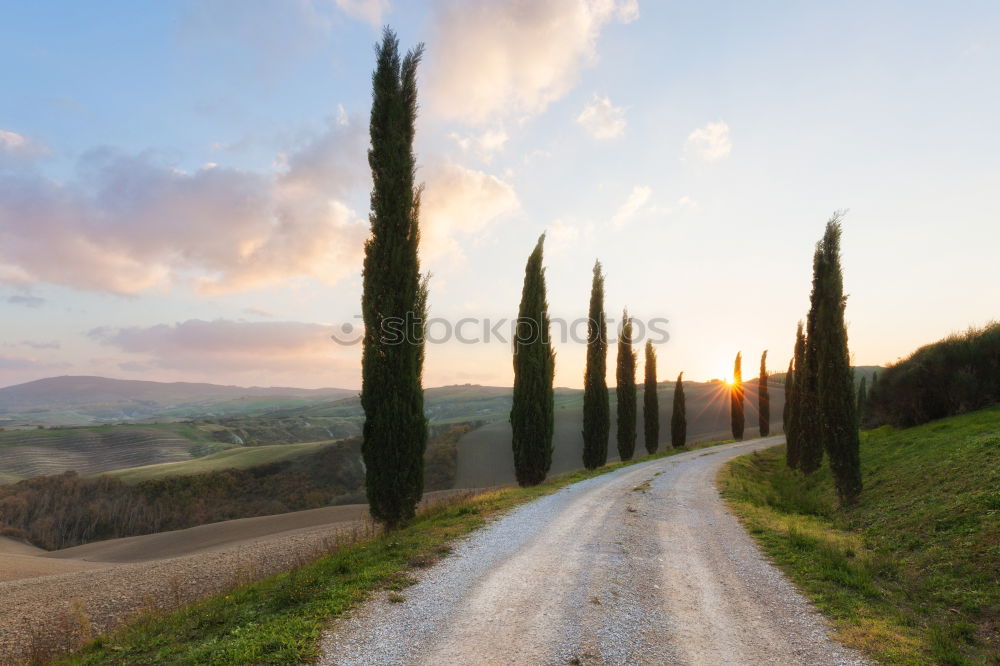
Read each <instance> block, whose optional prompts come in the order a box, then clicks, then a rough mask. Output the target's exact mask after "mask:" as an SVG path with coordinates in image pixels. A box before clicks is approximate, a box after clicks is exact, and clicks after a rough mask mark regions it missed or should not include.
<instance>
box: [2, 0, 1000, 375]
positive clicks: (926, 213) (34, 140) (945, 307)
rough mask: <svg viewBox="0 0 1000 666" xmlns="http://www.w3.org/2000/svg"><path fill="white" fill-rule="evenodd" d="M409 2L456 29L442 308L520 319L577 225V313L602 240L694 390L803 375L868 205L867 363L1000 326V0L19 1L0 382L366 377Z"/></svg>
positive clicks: (613, 276) (551, 276) (504, 369)
mask: <svg viewBox="0 0 1000 666" xmlns="http://www.w3.org/2000/svg"><path fill="white" fill-rule="evenodd" d="M386 23H388V24H390V25H391V26H392V27H393V28H394V29H395V30H396V31H397V32H398V34H399V37H400V39H401V41H402V43H403V45H404V46H409V45H413V44H415V43H417V42H420V41H424V42H426V44H427V56H426V61H425V63H424V64H423V66H422V70H421V73H420V76H421V79H420V81H421V83H420V85H421V87H420V100H421V115H420V119H419V124H418V139H417V146H416V149H417V152H418V158H419V162H420V165H421V169H420V172H419V177H420V179H421V180H422V181H424V182H425V184H426V192H425V199H424V204H425V206H424V211H423V241H424V242H423V247H422V257H423V263H424V268H425V269H427V270H430V271H431V272H432V273H433V276H434V277H433V279H432V282H431V313H432V315H434V316H436V317H441V318H445V319H448V320H450V321H457V320H459V319H462V318H465V317H473V318H489V319H490V320H491V321H494V322H495V321H496V320H497V319H499V318H503V317H508V318H509V317H512V316H514V315H515V314H516V311H517V302H518V299H519V296H520V290H521V280H522V278H523V270H524V261H525V259H526V258H527V255H528V253H529V252H530V251H531V249H532V247H533V245H534V242H535V240H536V239H537V237H538V235H539V234H540V233H542V232H547V233H548V241H547V246H546V265H547V276H548V282H549V301H550V306H551V311H552V314H553V316H555V317H561V318H564V319H567V320H573V319H575V318H578V317H581V316H584V315H585V313H586V308H587V303H588V298H589V288H590V274H591V267H592V265H593V262H594V259H595V258H600V260H601V261H602V262H603V264H604V266H605V269H606V272H607V309H608V315H609V317H612V318H613V319H614V321H615V322H617V321H619V320H620V317H621V311H622V308H623V307H625V306H628V308H629V310H630V312H632V313H633V314H634V315H635V316H636V317H637V318H640V319H643V320H648V319H651V318H654V317H664V318H667V319H669V320H670V323H669V325H668V330H669V333H670V340H669V342H666V343H664V344H662V345H660V347H659V357H660V377H661V379H664V380H665V379H673V378H674V377H676V375H677V373H678V372H679V371H681V370H683V371H685V378H686V379H690V380H701V379H709V378H714V377H723V378H724V377H729V376H731V373H732V358H733V357H734V356H735V354H736V352H737V351H742V352H743V359H744V372H743V374H744V377H752V376H755V375H756V370H757V363H758V359H759V356H760V352H761V351H762V350H764V349H770V353H769V355H768V359H769V361H770V365H771V369H772V371H781V370H784V368H785V367H786V366H787V363H788V357H789V354H790V352H791V348H792V343H793V341H794V340H793V338H794V332H795V323H796V321H797V320H798V319H799V318H800V317H802V316H803V315H804V313H805V310H806V308H807V305H808V290H809V278H810V275H809V271H810V266H811V255H812V248H813V244H814V243H815V241H816V240H817V239H818V238H819V236H820V235H821V233H822V227H823V223H824V221H825V220H826V219H827V218H828V217H829V215H830V214H831V213H832V212H833V211H835V210H837V209H849V211H850V212H849V214H848V215H847V217H846V219H845V227H844V238H843V250H844V271H845V282H846V290H847V292H848V293H849V294H850V298H849V300H848V308H847V316H848V321H849V326H850V329H849V333H850V341H851V349H852V354H853V357H854V362H855V363H856V364H863V365H868V364H882V363H887V362H891V361H893V360H895V359H897V358H898V357H900V356H903V355H905V354H907V353H909V352H910V351H912V350H913V349H914V348H915V347H917V346H919V345H921V344H924V343H926V342H930V341H933V340H935V339H937V338H940V337H942V336H944V335H947V334H948V333H950V332H953V331H957V330H962V329H965V328H966V327H967V326H969V325H974V324H975V325H981V324H983V323H985V322H987V321H989V320H990V319H993V318H996V317H997V315H998V312H997V310H996V304H997V303H998V302H1000V286H998V285H1000V280H997V278H996V257H995V254H996V247H997V241H998V240H1000V234H998V231H997V229H998V224H1000V197H998V196H997V194H998V192H1000V162H998V156H1000V132H998V131H997V129H996V123H997V119H998V118H1000V86H998V85H997V82H998V81H1000V7H998V6H997V4H996V3H994V2H963V3H957V4H955V3H952V4H949V5H947V6H946V5H944V4H942V3H931V2H912V1H904V0H899V1H897V2H892V1H889V2H878V3H872V2H841V3H792V2H787V3H781V2H779V3H766V4H761V3H747V2H738V1H734V2H699V3H681V2H652V1H650V0H645V1H643V0H640V1H639V2H635V1H633V0H617V1H614V0H550V1H547V2H544V3H542V2H535V1H534V0H518V1H516V2H494V1H488V0H461V1H460V0H442V1H440V2H426V3H418V2H405V3H404V2H399V1H398V0H397V1H395V2H393V1H392V0H257V1H255V2H243V1H241V0H210V1H207V2H194V1H193V0H192V1H191V2H157V3H135V2H126V1H121V2H102V3H100V5H99V6H97V7H96V8H95V6H94V5H93V4H92V3H79V2H46V1H39V2H32V3H8V4H7V5H6V6H5V9H4V13H3V20H2V21H0V53H2V57H0V80H3V81H4V90H3V94H2V96H0V312H2V317H3V321H4V328H3V333H2V336H0V346H2V348H0V385H9V384H14V383H18V382H22V381H27V380H31V379H37V378H40V377H45V376H51V375H61V374H96V375H104V376H110V377H119V378H129V379H155V380H165V381H174V380H190V381H212V382H218V383H234V384H242V385H294V386H304V387H318V386H342V387H358V386H359V385H360V366H359V358H360V349H359V348H358V347H356V346H340V345H337V344H335V343H333V342H332V341H331V340H330V339H329V337H328V336H329V335H330V333H332V332H334V331H335V330H340V326H341V325H342V324H343V323H345V322H347V323H354V324H356V323H357V319H355V315H357V314H358V313H359V311H360V294H361V279H360V265H361V250H362V243H363V240H364V238H365V235H366V234H367V198H368V191H369V188H370V177H369V175H368V173H367V162H366V158H365V149H366V146H367V114H368V108H369V102H370V75H371V69H372V66H373V60H374V58H373V50H372V47H373V44H374V43H375V41H376V40H377V39H378V37H379V31H380V26H381V25H383V24H386ZM509 351H510V350H509V345H507V344H504V343H503V342H501V341H493V342H491V343H489V344H482V343H481V344H460V343H457V342H451V343H448V344H434V345H431V346H430V347H429V348H428V350H427V365H426V370H425V384H426V385H429V386H434V385H442V384H451V383H466V382H471V383H483V384H498V385H510V383H511V381H512V369H511V363H510V356H509ZM557 353H558V357H557V376H556V383H557V384H559V385H563V386H580V385H581V384H582V376H583V362H584V352H583V348H582V346H580V345H579V344H576V343H567V344H560V345H558V346H557ZM613 356H614V352H613V348H612V353H611V359H612V361H613ZM613 375H614V371H613V363H612V370H611V372H610V377H611V378H613Z"/></svg>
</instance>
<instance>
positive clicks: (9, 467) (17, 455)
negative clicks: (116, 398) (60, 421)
mask: <svg viewBox="0 0 1000 666" xmlns="http://www.w3.org/2000/svg"><path fill="white" fill-rule="evenodd" d="M212 427H213V426H205V427H198V426H193V425H191V424H186V423H153V424H148V425H103V426H75V427H66V428H46V429H44V430H38V429H31V430H4V431H0V471H2V472H6V473H8V474H16V475H19V476H23V477H29V476H38V475H41V474H59V473H62V472H64V471H66V470H71V469H75V470H77V471H79V472H80V473H81V474H93V473H99V472H102V471H106V470H110V469H120V468H124V467H135V466H138V465H148V464H152V463H161V462H168V461H177V460H185V459H187V458H190V457H193V456H197V455H206V454H208V453H212V452H215V451H218V450H220V449H223V448H227V447H228V446H231V445H227V444H221V443H219V442H215V441H212V440H211V436H210V432H209V431H210V429H211V428H212ZM317 439H318V438H317Z"/></svg>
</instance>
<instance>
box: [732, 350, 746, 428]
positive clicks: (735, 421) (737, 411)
mask: <svg viewBox="0 0 1000 666" xmlns="http://www.w3.org/2000/svg"><path fill="white" fill-rule="evenodd" d="M742 363H743V354H742V353H740V352H737V353H736V362H735V363H734V364H733V385H732V386H731V387H729V407H730V410H729V412H730V417H731V421H732V426H733V439H743V426H744V423H745V419H744V415H743V368H742V367H741V366H742Z"/></svg>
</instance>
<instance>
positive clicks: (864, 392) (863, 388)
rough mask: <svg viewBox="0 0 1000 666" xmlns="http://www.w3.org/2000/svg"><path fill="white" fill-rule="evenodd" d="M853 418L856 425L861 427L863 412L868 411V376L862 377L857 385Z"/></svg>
mask: <svg viewBox="0 0 1000 666" xmlns="http://www.w3.org/2000/svg"><path fill="white" fill-rule="evenodd" d="M854 404H855V408H854V418H855V422H856V423H857V427H858V428H861V421H862V419H863V414H864V413H865V412H867V411H868V378H867V377H862V378H861V384H859V385H858V399H857V400H856V401H855V403H854Z"/></svg>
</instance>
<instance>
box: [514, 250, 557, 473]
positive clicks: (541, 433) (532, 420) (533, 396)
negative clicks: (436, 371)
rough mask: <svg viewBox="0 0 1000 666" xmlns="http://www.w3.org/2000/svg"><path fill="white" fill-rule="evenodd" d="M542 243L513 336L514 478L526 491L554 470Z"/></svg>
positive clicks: (551, 355) (551, 360) (528, 271)
mask: <svg viewBox="0 0 1000 666" xmlns="http://www.w3.org/2000/svg"><path fill="white" fill-rule="evenodd" d="M544 242H545V234H542V235H541V237H540V238H539V239H538V244H537V245H536V246H535V249H534V251H533V252H532V253H531V256H529V257H528V263H527V265H526V266H525V268H524V289H523V290H522V292H521V307H520V310H519V311H518V315H517V326H516V328H515V332H514V401H513V404H512V405H511V410H510V425H511V431H512V432H513V439H512V442H511V444H512V446H513V449H514V473H515V476H516V477H517V482H518V483H519V484H521V485H522V486H533V485H536V484H538V483H541V482H542V481H544V480H545V476H546V475H547V474H548V473H549V468H550V467H551V466H552V431H553V418H554V411H555V406H554V396H553V392H552V378H553V376H554V375H555V352H554V351H553V350H552V341H551V338H550V336H549V304H548V301H547V300H546V296H545V269H544V268H543V267H542V245H543V244H544Z"/></svg>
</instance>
